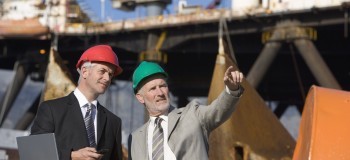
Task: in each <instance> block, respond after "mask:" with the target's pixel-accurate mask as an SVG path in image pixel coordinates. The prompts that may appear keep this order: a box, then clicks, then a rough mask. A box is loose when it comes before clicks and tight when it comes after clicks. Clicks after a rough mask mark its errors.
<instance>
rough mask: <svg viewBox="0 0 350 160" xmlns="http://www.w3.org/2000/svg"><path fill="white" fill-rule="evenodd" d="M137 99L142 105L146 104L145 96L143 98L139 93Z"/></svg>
mask: <svg viewBox="0 0 350 160" xmlns="http://www.w3.org/2000/svg"><path fill="white" fill-rule="evenodd" d="M136 98H137V100H138V101H139V102H140V103H142V104H144V103H145V100H144V98H143V96H142V95H141V94H140V93H137V94H136Z"/></svg>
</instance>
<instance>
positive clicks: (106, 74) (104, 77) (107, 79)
mask: <svg viewBox="0 0 350 160" xmlns="http://www.w3.org/2000/svg"><path fill="white" fill-rule="evenodd" d="M112 77H113V76H112V75H111V74H110V73H108V72H105V73H104V74H103V79H105V80H106V81H111V79H112Z"/></svg>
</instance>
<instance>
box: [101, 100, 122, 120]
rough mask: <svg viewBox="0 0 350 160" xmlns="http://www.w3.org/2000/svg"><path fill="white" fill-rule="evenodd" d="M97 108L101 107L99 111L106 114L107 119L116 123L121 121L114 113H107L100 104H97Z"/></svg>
mask: <svg viewBox="0 0 350 160" xmlns="http://www.w3.org/2000/svg"><path fill="white" fill-rule="evenodd" d="M99 107H101V111H103V112H104V113H105V114H106V116H107V117H108V118H111V119H112V120H114V121H118V122H120V121H121V118H120V117H118V116H117V115H115V114H114V113H112V112H111V111H109V110H108V109H107V108H105V107H104V106H102V105H101V104H99Z"/></svg>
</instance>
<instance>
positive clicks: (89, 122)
mask: <svg viewBox="0 0 350 160" xmlns="http://www.w3.org/2000/svg"><path fill="white" fill-rule="evenodd" d="M94 110H95V106H94V105H93V104H91V105H89V104H87V111H86V114H85V117H84V122H85V127H86V133H87V135H88V140H89V145H90V147H96V141H95V127H94Z"/></svg>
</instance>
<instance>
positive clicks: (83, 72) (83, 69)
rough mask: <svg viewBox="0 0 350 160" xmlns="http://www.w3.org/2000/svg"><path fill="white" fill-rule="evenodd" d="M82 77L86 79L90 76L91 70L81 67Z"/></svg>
mask: <svg viewBox="0 0 350 160" xmlns="http://www.w3.org/2000/svg"><path fill="white" fill-rule="evenodd" d="M81 75H82V76H83V78H84V79H85V78H86V77H87V76H88V75H89V69H88V68H86V67H81Z"/></svg>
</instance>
